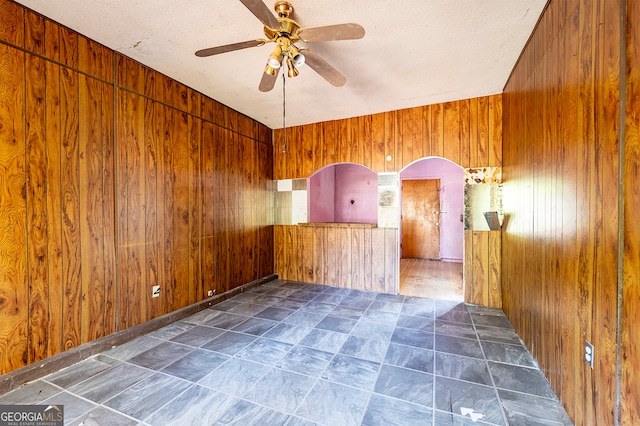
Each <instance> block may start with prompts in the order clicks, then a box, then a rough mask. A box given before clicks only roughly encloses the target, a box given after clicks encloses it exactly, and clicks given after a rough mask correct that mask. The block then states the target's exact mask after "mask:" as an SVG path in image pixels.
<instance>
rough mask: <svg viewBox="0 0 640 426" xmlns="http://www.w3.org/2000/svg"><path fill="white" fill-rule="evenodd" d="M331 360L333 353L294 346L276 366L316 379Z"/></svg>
mask: <svg viewBox="0 0 640 426" xmlns="http://www.w3.org/2000/svg"><path fill="white" fill-rule="evenodd" d="M331 358H333V353H331V352H324V351H320V350H318V349H312V348H308V347H306V346H296V347H294V348H293V349H291V350H290V351H289V353H287V354H286V356H285V357H284V358H283V359H282V360H281V361H280V362H278V363H277V364H276V366H277V367H280V368H283V369H285V370H290V371H295V372H297V373H301V374H306V375H308V376H313V377H318V376H319V375H320V373H322V371H323V370H324V369H325V368H326V366H327V365H328V364H329V361H331Z"/></svg>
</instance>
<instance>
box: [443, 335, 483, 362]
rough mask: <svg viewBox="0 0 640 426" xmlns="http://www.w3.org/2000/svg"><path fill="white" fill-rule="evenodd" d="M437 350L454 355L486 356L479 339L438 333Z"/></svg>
mask: <svg viewBox="0 0 640 426" xmlns="http://www.w3.org/2000/svg"><path fill="white" fill-rule="evenodd" d="M435 350H436V351H438V352H447V353H450V354H454V355H462V356H470V357H474V358H480V359H482V358H484V357H483V355H482V349H481V348H480V343H479V342H478V340H477V339H465V338H462V337H453V336H445V335H442V334H436V346H435Z"/></svg>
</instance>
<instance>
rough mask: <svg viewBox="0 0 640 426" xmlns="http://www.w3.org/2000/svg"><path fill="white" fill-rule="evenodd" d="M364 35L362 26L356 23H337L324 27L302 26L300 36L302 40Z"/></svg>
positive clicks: (349, 38)
mask: <svg viewBox="0 0 640 426" xmlns="http://www.w3.org/2000/svg"><path fill="white" fill-rule="evenodd" d="M362 37H364V28H363V27H362V25H358V24H337V25H327V26H324V27H313V28H303V29H302V30H301V31H300V38H301V39H302V40H304V41H310V42H313V41H336V40H356V39H359V38H362Z"/></svg>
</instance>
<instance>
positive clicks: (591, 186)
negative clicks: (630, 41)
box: [478, 1, 638, 424]
mask: <svg viewBox="0 0 640 426" xmlns="http://www.w3.org/2000/svg"><path fill="white" fill-rule="evenodd" d="M623 3H624V2H623ZM622 10H623V8H621V2H617V1H615V2H606V1H592V2H591V1H586V2H585V1H574V2H550V3H549V5H548V7H547V9H546V10H545V12H544V14H543V16H542V18H541V20H540V22H539V24H538V26H537V28H536V31H535V32H534V34H533V35H532V37H531V39H530V41H529V43H528V45H527V47H526V48H525V50H524V51H523V54H522V56H521V58H520V60H519V62H518V64H517V66H516V67H515V69H514V72H513V74H512V75H511V77H510V79H509V81H508V83H507V85H506V87H505V93H504V94H503V96H502V97H501V98H500V99H498V98H496V99H490V100H489V101H490V102H489V105H488V117H489V121H488V123H489V127H490V128H491V127H492V123H494V125H493V128H494V129H495V131H496V132H498V131H499V127H498V126H495V123H496V121H497V120H496V118H495V117H496V116H498V115H501V116H502V131H503V132H504V134H503V149H502V150H500V149H498V148H497V144H496V142H495V140H496V137H495V136H494V135H493V131H491V130H489V131H488V135H489V138H488V141H489V142H488V147H489V154H488V157H487V158H488V161H489V163H490V164H498V163H502V164H503V170H504V171H505V175H504V176H503V178H504V182H505V183H504V200H505V202H506V205H505V212H506V213H507V217H508V218H507V225H506V228H505V229H504V231H503V234H502V299H503V308H504V310H505V312H506V313H507V315H508V316H509V319H510V320H511V322H512V323H513V324H514V326H515V327H516V329H517V330H518V333H519V334H520V335H521V336H522V338H523V340H524V342H525V343H526V345H527V347H529V348H530V349H531V352H532V354H533V355H534V357H535V358H536V359H537V361H538V363H539V364H540V367H541V369H542V370H543V372H544V373H545V375H546V376H547V378H548V380H549V382H550V383H551V385H552V387H553V388H554V390H555V391H556V393H557V394H558V396H559V397H560V399H561V401H562V403H563V405H564V406H565V408H566V410H567V412H568V414H569V415H570V417H571V418H572V420H573V421H574V422H575V423H576V424H634V423H637V420H638V418H637V417H635V418H634V417H633V416H630V417H628V418H624V414H623V415H622V418H617V417H616V416H617V415H616V399H615V394H616V387H617V386H620V382H619V381H617V380H616V362H618V361H619V360H618V361H617V357H616V329H617V327H616V315H617V314H616V312H617V303H618V302H617V300H618V281H619V277H618V272H617V267H616V266H617V263H618V243H619V241H620V240H619V235H618V229H617V215H618V209H619V208H620V207H619V205H618V198H617V197H618V192H619V186H618V185H619V184H618V177H617V174H618V171H619V167H620V165H619V164H618V162H619V156H618V147H619V141H618V139H619V137H620V133H619V132H620V130H619V128H618V123H619V117H620V115H619V114H620V110H619V108H620V102H621V99H620V98H619V96H620V95H619V93H620V92H619V90H620V87H619V85H620V82H621V80H620V72H621V70H620V55H621V54H623V53H621V52H620V35H621V31H624V29H622V28H620V22H621V20H620V18H621V11H622ZM630 13H631V12H630ZM631 16H632V15H631V14H630V15H629V19H630V18H631ZM636 19H637V18H636ZM631 51H632V50H628V51H627V52H631ZM627 57H628V58H629V57H633V55H630V54H627ZM634 67H635V68H637V66H630V67H629V66H628V67H627V69H631V70H633V69H634ZM629 87H630V86H629V84H628V83H627V88H628V89H629ZM628 99H631V98H628ZM627 102H628V103H627V108H629V105H630V103H629V101H627ZM478 107H479V109H480V107H481V105H480V104H479V105H478ZM500 109H503V111H502V113H499V110H500ZM627 118H629V115H627ZM631 127H632V126H630V124H629V123H628V124H627V129H626V134H627V139H629V129H630V128H631ZM492 146H493V148H492ZM501 156H502V158H501ZM636 157H637V153H633V154H630V157H626V158H636ZM629 179H631V180H632V179H634V178H632V177H631V176H627V177H625V180H626V181H630V180H629ZM625 205H628V204H627V202H626V200H625ZM626 227H627V224H626V223H625V232H626V229H627V228H626ZM631 235H634V234H633V232H632V233H631V234H629V237H630V238H632V239H633V238H635V239H637V238H636V237H631ZM627 241H628V240H627V239H626V238H625V245H624V247H625V251H626V250H628V249H629V246H628V244H627ZM632 268H635V269H637V266H632ZM627 274H628V270H627V266H626V265H625V276H627ZM625 288H626V287H625ZM631 288H633V286H632V287H631ZM634 299H635V296H632V298H631V299H627V296H626V295H625V298H624V300H623V306H624V305H625V304H627V303H629V300H634ZM623 330H624V327H623ZM623 330H618V331H617V332H618V333H619V332H623ZM585 340H588V341H590V342H591V343H593V344H594V346H595V347H596V348H597V349H596V362H595V366H594V368H593V369H591V368H589V366H588V365H587V364H586V363H585V362H584V361H583V359H582V355H583V347H584V341H585ZM622 340H623V348H624V347H626V346H625V337H623V338H622ZM631 340H633V339H631ZM623 359H629V358H628V355H626V354H625V355H624V356H623ZM632 364H633V365H635V369H637V366H638V362H637V360H636V361H635V363H634V362H633V361H632V362H631V363H630V364H629V365H632ZM631 382H633V383H635V382H637V380H635V377H632V378H631ZM624 384H625V381H624V377H623V381H622V387H623V388H624ZM631 386H635V385H631ZM635 394H636V392H635V391H629V392H627V393H626V394H624V392H623V399H622V401H623V405H626V404H627V401H628V402H629V406H634V407H637V406H638V402H637V395H635Z"/></svg>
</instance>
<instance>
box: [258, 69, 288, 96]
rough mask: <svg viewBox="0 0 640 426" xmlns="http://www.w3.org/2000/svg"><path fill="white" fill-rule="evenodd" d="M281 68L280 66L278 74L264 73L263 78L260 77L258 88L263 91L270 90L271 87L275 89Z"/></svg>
mask: <svg viewBox="0 0 640 426" xmlns="http://www.w3.org/2000/svg"><path fill="white" fill-rule="evenodd" d="M280 68H282V67H280ZM280 68H278V72H277V73H276V75H271V74H268V73H266V72H263V73H262V78H261V79H260V85H259V86H258V89H259V90H260V91H261V92H269V91H271V89H273V86H275V85H276V80H277V79H278V75H279V74H280Z"/></svg>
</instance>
